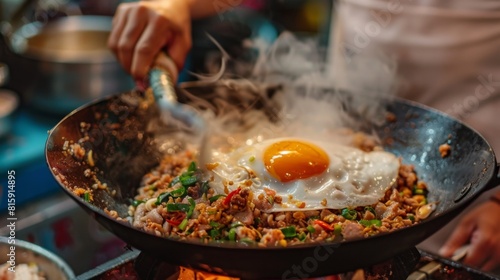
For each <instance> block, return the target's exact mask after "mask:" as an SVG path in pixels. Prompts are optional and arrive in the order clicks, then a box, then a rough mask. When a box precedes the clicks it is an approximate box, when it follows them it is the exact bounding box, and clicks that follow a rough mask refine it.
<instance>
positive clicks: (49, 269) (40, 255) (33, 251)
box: [0, 236, 75, 280]
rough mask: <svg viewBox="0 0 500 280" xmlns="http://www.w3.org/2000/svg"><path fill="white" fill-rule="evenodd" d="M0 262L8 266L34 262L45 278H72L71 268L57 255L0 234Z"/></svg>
mask: <svg viewBox="0 0 500 280" xmlns="http://www.w3.org/2000/svg"><path fill="white" fill-rule="evenodd" d="M0 264H7V265H9V266H10V267H12V266H18V265H20V264H36V265H37V266H38V269H39V270H40V271H41V272H42V273H43V274H44V275H45V277H46V278H47V279H60V280H65V279H74V278H75V274H74V273H73V270H71V268H70V267H69V266H68V265H67V264H66V263H65V262H64V261H63V260H62V259H61V258H59V257H58V256H56V255H54V254H53V253H51V252H49V251H47V250H45V249H43V248H42V247H40V246H38V245H35V244H33V243H29V242H26V241H22V240H18V239H15V238H14V239H9V238H7V237H4V236H0Z"/></svg>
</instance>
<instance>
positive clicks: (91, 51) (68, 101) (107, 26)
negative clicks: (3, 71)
mask: <svg viewBox="0 0 500 280" xmlns="http://www.w3.org/2000/svg"><path fill="white" fill-rule="evenodd" d="M111 22H112V17H109V16H67V17H61V18H58V19H55V20H51V21H49V22H48V23H46V24H41V23H40V22H32V23H28V24H25V25H21V26H20V27H18V28H14V27H12V26H10V25H9V24H8V23H4V24H3V28H2V31H3V32H2V33H3V35H4V38H5V41H6V44H7V49H8V52H10V55H11V56H12V59H11V60H10V61H11V63H10V65H9V66H11V68H12V69H13V71H12V76H11V78H12V80H13V81H15V80H17V82H18V83H23V85H24V87H23V88H24V89H23V90H22V91H21V94H22V95H23V98H24V99H25V101H26V102H27V103H28V104H29V105H31V106H33V107H35V108H37V109H40V110H43V111H45V112H50V113H55V114H66V113H68V112H70V111H71V110H73V109H75V108H77V107H78V106H80V105H82V104H83V103H86V102H89V101H91V100H93V99H95V98H98V97H101V96H104V95H106V94H108V93H110V92H122V91H125V90H129V89H130V88H132V87H133V81H132V79H131V78H130V76H129V75H128V74H127V73H125V71H124V70H123V69H122V67H121V66H120V64H119V63H118V62H117V60H116V59H115V57H114V55H113V54H112V53H111V52H110V51H109V50H108V48H107V38H108V35H109V32H110V30H111ZM18 65H22V66H23V69H22V70H18V71H17V73H16V71H15V68H16V67H17V66H18ZM15 74H17V76H14V75H15ZM19 76H21V77H19Z"/></svg>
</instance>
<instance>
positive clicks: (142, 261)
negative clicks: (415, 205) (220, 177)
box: [134, 248, 420, 280]
mask: <svg viewBox="0 0 500 280" xmlns="http://www.w3.org/2000/svg"><path fill="white" fill-rule="evenodd" d="M419 260H420V253H419V251H418V250H417V249H416V248H412V249H410V250H407V251H405V252H403V253H401V254H399V255H397V256H395V257H394V258H392V259H390V260H388V261H386V262H383V263H380V264H376V265H373V266H371V267H368V268H363V269H362V272H361V270H358V271H355V272H348V271H346V272H345V273H343V274H340V275H336V276H337V277H336V279H354V278H355V275H360V274H361V273H362V274H364V275H365V276H366V277H370V276H372V277H376V278H377V279H406V277H408V275H410V273H411V272H412V271H414V269H415V267H416V265H417V263H418V262H419ZM256 265H258V264H256ZM134 269H135V272H136V273H137V275H138V277H139V278H140V279H141V280H160V279H196V280H201V279H213V280H223V279H224V280H237V279H240V278H234V277H233V276H227V275H215V274H211V273H207V272H203V271H196V270H191V269H189V268H184V267H178V266H175V265H172V264H169V263H166V262H163V261H161V260H158V259H156V258H154V257H151V256H149V255H147V254H145V253H140V254H139V255H138V256H137V258H136V259H135V262H134ZM356 277H359V276H356ZM379 277H383V278H379ZM241 279H242V278H241ZM312 279H314V278H312ZM319 279H323V278H319Z"/></svg>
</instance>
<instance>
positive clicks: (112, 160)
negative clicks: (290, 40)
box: [46, 88, 500, 279]
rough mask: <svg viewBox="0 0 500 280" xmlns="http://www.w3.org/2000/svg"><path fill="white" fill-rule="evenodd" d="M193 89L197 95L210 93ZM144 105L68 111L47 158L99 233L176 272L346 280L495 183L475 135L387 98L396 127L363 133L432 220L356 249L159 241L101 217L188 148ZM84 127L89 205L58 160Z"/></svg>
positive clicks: (128, 102) (73, 164) (139, 100)
mask: <svg viewBox="0 0 500 280" xmlns="http://www.w3.org/2000/svg"><path fill="white" fill-rule="evenodd" d="M191 90H192V91H193V92H197V93H198V94H199V93H203V91H207V90H210V89H206V88H205V89H204V88H198V89H196V88H194V89H191ZM179 92H182V91H179ZM233 94H236V92H233ZM181 95H182V94H181ZM228 96H231V95H228ZM148 100H149V98H148V97H147V96H144V95H143V94H142V93H139V92H130V93H124V94H121V95H116V96H112V97H108V98H105V99H102V100H100V101H96V102H94V103H91V104H88V105H86V106H83V107H81V108H79V109H77V110H75V111H74V112H72V113H71V114H69V115H68V116H66V117H65V118H64V119H63V120H62V121H61V122H60V123H59V124H57V125H56V126H55V127H54V128H53V129H52V130H51V131H50V134H49V136H48V140H47V143H46V159H47V163H48V166H49V168H50V170H51V171H52V173H53V175H54V177H55V178H56V180H57V181H58V182H59V184H60V186H61V187H62V189H63V190H64V191H65V192H66V193H67V194H68V195H69V196H71V197H72V198H73V199H74V200H75V201H76V202H77V203H78V204H79V205H80V206H81V207H82V208H83V209H85V210H86V211H87V212H88V213H89V214H90V215H92V216H93V217H94V218H95V219H96V220H97V221H98V222H99V223H100V224H102V225H103V226H104V227H105V228H107V229H108V230H109V231H111V232H113V233H114V234H115V235H117V236H118V237H120V238H121V239H123V240H124V241H126V242H127V243H129V245H131V246H133V247H136V248H138V249H140V250H141V251H142V252H144V253H146V254H148V255H150V256H152V257H154V258H158V259H161V260H164V261H167V262H169V263H172V264H174V265H182V266H186V267H190V268H194V269H198V270H202V271H208V272H213V273H218V274H225V275H231V276H237V277H242V278H259V279H263V278H282V279H298V278H302V277H313V276H323V275H328V274H335V273H342V272H347V271H352V270H354V269H357V268H360V267H367V266H370V265H373V264H377V263H380V262H382V261H385V260H388V259H390V258H391V257H393V256H395V255H397V254H400V253H402V252H404V251H406V250H408V249H410V248H413V247H414V246H415V245H416V244H418V243H419V242H421V241H423V240H424V239H426V238H427V237H429V236H430V235H432V234H433V233H434V232H436V231H437V230H438V229H440V228H441V227H442V226H443V225H445V224H446V223H447V222H448V221H450V220H451V219H452V218H454V217H455V216H456V215H457V214H459V212H460V211H462V210H463V209H464V208H465V207H466V206H467V205H468V204H469V203H470V202H472V201H473V200H474V198H476V197H477V196H478V195H479V194H480V193H482V192H484V191H486V190H488V189H490V188H492V187H494V186H497V185H498V184H500V179H499V178H498V169H499V167H498V165H497V163H496V159H495V155H494V152H493V150H492V148H491V147H490V145H489V144H488V143H487V141H486V140H485V139H484V138H483V137H482V136H481V135H480V134H478V133H477V132H476V131H474V130H473V129H471V128H469V127H468V126H466V125H464V124H463V123H461V122H459V121H457V120H455V119H452V118H450V117H448V116H446V115H444V114H442V113H440V112H438V111H435V110H433V109H430V108H427V107H425V106H422V105H419V104H417V103H414V102H410V101H406V100H401V99H394V100H390V101H389V102H388V103H387V110H388V111H389V112H392V113H394V115H395V116H396V120H395V121H393V122H387V123H385V124H383V125H382V126H377V127H372V128H371V129H374V130H375V132H376V133H377V134H378V135H379V137H380V139H381V140H382V142H383V145H384V148H385V149H386V150H388V151H390V152H393V153H395V154H396V155H398V156H400V157H402V159H403V162H404V163H405V164H413V165H414V166H415V169H416V171H417V173H418V175H419V177H420V178H421V179H422V180H424V181H426V182H427V183H428V185H429V186H430V194H429V200H430V201H439V204H438V206H437V209H436V211H435V212H433V213H432V215H431V216H430V217H429V218H428V219H426V220H425V221H423V222H422V223H420V224H417V225H414V226H411V227H407V228H404V229H400V230H397V231H394V232H391V233H386V234H380V235H376V236H373V237H369V238H365V239H360V240H352V241H347V242H343V243H324V244H305V245H301V246H292V247H287V248H258V247H253V246H250V245H245V244H234V243H232V244H231V243H224V242H218V243H215V242H214V243H209V244H202V243H200V242H196V241H181V240H176V239H165V238H162V237H157V236H154V235H152V234H148V233H145V232H143V231H140V230H137V229H134V228H132V227H131V226H130V225H129V224H128V223H127V222H125V221H118V220H116V219H114V218H111V217H110V216H109V215H107V214H106V213H105V211H104V210H105V209H107V210H116V211H117V212H118V214H119V216H121V217H126V216H127V208H128V205H129V203H130V200H131V199H132V198H133V197H134V195H135V192H136V188H137V186H139V182H140V180H141V177H142V176H143V175H144V174H145V173H147V172H148V171H149V170H150V169H151V168H152V167H154V166H155V165H157V164H158V162H159V159H160V158H161V156H162V154H163V153H165V152H166V151H172V150H175V149H179V148H181V147H182V145H184V143H185V142H186V141H188V140H189V138H188V137H178V136H177V135H175V134H173V133H172V127H171V126H170V124H168V123H167V124H165V123H161V122H159V121H158V119H159V113H158V109H157V108H156V106H154V105H153V103H151V102H150V101H148ZM82 122H85V123H89V124H92V127H91V128H90V129H89V132H88V134H89V140H88V141H86V142H83V143H82V145H83V146H84V147H85V149H87V150H88V149H92V150H93V160H94V162H95V164H96V166H97V167H98V169H99V170H100V171H101V172H100V173H98V177H99V178H100V180H101V182H103V183H107V185H108V190H107V191H102V190H100V191H96V192H95V194H94V200H93V202H92V203H90V202H86V201H85V200H84V199H83V198H81V197H80V196H77V195H75V194H74V193H73V192H72V190H73V189H74V188H75V187H81V188H91V186H92V184H93V183H94V182H93V181H92V180H90V179H89V178H87V177H85V175H84V170H85V169H87V168H89V166H88V163H86V161H85V160H83V161H79V160H75V159H74V158H73V157H72V156H69V155H67V154H66V153H64V152H63V147H64V142H65V141H75V142H77V141H78V139H80V138H81V137H82V136H83V133H82V131H81V126H80V124H81V123H82ZM118 124H122V125H118ZM443 143H449V144H450V146H451V149H452V150H451V154H450V155H449V156H448V157H446V158H442V157H441V155H440V153H439V151H438V147H439V145H441V144H443Z"/></svg>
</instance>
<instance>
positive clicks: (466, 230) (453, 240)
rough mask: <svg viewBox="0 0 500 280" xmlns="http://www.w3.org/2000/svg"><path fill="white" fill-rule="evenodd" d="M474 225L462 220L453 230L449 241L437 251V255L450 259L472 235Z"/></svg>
mask: <svg viewBox="0 0 500 280" xmlns="http://www.w3.org/2000/svg"><path fill="white" fill-rule="evenodd" d="M473 230H474V224H472V223H470V222H466V221H464V220H462V221H461V222H460V224H459V225H458V226H457V227H456V228H455V230H454V231H453V234H452V235H451V237H450V239H448V241H446V243H445V244H444V245H443V247H441V249H440V250H439V254H440V255H442V256H444V257H448V258H449V257H451V256H452V255H453V253H454V252H455V251H456V250H457V249H458V248H460V247H462V246H463V245H464V244H466V243H467V242H468V241H469V240H470V237H471V235H472V232H473Z"/></svg>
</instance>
